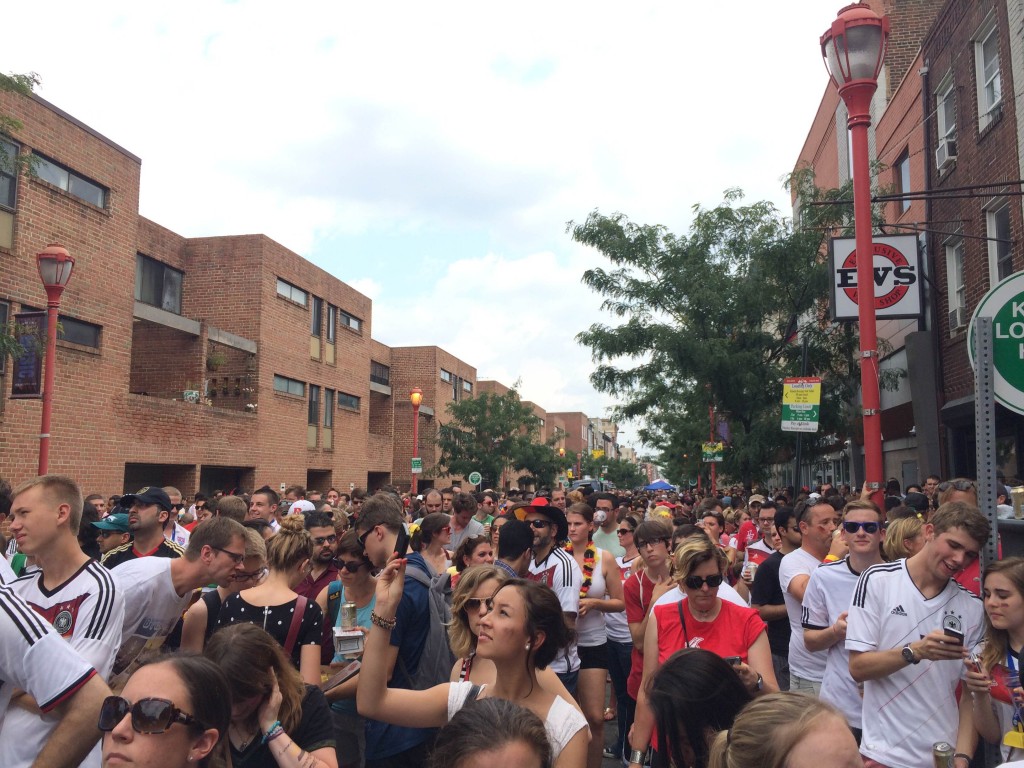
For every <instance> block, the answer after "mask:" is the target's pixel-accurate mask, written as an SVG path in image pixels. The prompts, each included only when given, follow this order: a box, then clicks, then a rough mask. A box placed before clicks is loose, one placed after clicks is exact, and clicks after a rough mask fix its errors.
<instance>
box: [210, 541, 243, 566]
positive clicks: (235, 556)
mask: <svg viewBox="0 0 1024 768" xmlns="http://www.w3.org/2000/svg"><path fill="white" fill-rule="evenodd" d="M210 549H216V550H217V551H218V552H223V553H224V554H225V555H227V556H228V557H230V558H231V559H232V560H234V561H235V565H241V564H242V561H243V560H245V552H232V551H231V550H230V549H224V548H223V547H215V546H213V544H211V545H210Z"/></svg>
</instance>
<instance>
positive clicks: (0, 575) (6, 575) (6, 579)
mask: <svg viewBox="0 0 1024 768" xmlns="http://www.w3.org/2000/svg"><path fill="white" fill-rule="evenodd" d="M16 578H18V577H17V575H16V574H15V573H14V569H13V568H11V564H10V563H8V562H7V558H6V557H0V584H7V583H10V582H12V581H14V580H15V579H16Z"/></svg>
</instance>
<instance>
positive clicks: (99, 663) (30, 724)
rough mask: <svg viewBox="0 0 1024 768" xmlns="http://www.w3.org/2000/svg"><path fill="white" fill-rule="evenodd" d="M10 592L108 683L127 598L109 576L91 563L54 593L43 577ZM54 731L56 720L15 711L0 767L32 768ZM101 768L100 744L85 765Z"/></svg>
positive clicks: (27, 579)
mask: <svg viewBox="0 0 1024 768" xmlns="http://www.w3.org/2000/svg"><path fill="white" fill-rule="evenodd" d="M8 586H10V588H11V589H12V590H13V591H14V592H15V593H16V594H17V595H18V597H20V598H21V599H22V600H24V601H25V602H26V603H28V604H29V606H31V607H32V610H34V611H35V612H36V613H38V614H39V615H40V616H42V617H43V618H44V619H45V620H46V621H47V622H48V623H49V624H50V625H51V626H52V627H53V628H54V629H55V630H56V631H57V634H58V635H60V636H61V637H63V638H64V639H65V640H66V641H67V642H68V643H70V644H71V647H72V648H74V649H75V651H76V652H77V653H78V655H79V656H81V657H82V658H83V659H85V660H86V661H87V662H88V663H89V664H91V665H92V666H93V668H95V669H96V671H97V672H98V673H99V674H100V676H101V677H103V678H104V679H106V677H107V676H108V675H109V674H110V668H111V666H112V665H113V663H114V654H115V653H116V652H117V648H118V646H120V644H121V622H122V621H123V620H124V595H123V594H121V591H120V590H119V589H118V588H117V586H116V585H115V583H114V578H113V576H111V573H110V571H108V570H107V569H106V568H104V567H103V566H102V565H100V564H99V563H98V562H96V561H95V560H89V562H87V563H86V564H85V565H83V566H82V567H81V568H80V569H79V570H78V572H77V573H75V574H74V575H73V576H72V577H71V578H70V579H68V580H67V581H65V582H64V583H63V584H61V585H60V586H58V587H55V588H54V589H53V590H47V589H46V588H45V587H43V574H42V573H40V572H35V573H31V574H29V575H27V576H22V577H21V578H19V579H17V580H15V581H13V582H12V583H11V584H9V585H8ZM56 725H57V720H56V719H54V718H50V717H42V718H41V717H39V716H37V715H34V714H32V713H31V712H27V711H26V710H24V709H12V710H11V711H10V712H9V713H8V715H7V718H6V720H5V721H4V725H3V727H2V728H0V765H5V766H7V765H10V766H18V765H31V764H32V761H33V760H34V759H35V757H36V755H37V754H38V752H39V745H40V744H42V743H44V742H45V741H46V739H47V738H49V736H50V733H51V732H52V731H53V729H54V728H55V727H56ZM99 764H100V749H99V745H98V744H97V745H96V747H94V748H93V750H92V752H90V753H89V756H88V758H86V760H85V761H84V762H83V763H82V765H83V766H95V767H96V768H98V767H99Z"/></svg>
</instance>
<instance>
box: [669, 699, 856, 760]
mask: <svg viewBox="0 0 1024 768" xmlns="http://www.w3.org/2000/svg"><path fill="white" fill-rule="evenodd" d="M708 765H709V766H710V768H823V766H828V768H862V766H863V760H862V759H861V756H860V752H859V751H858V750H857V742H856V740H854V738H853V732H852V731H851V730H850V727H849V726H848V725H847V724H846V718H844V717H843V716H842V714H841V713H840V712H839V710H837V709H836V708H835V707H833V706H832V705H830V704H826V703H825V702H823V701H821V700H820V699H818V698H816V697H814V696H807V695H806V694H802V693H788V692H787V693H770V694H768V695H767V696H761V697H760V698H758V699H755V700H754V701H752V702H751V703H750V704H748V705H747V706H746V707H745V708H744V710H743V711H742V712H740V713H739V715H737V717H736V721H735V722H734V723H733V726H732V728H730V729H728V730H726V731H719V732H718V735H716V736H715V740H714V742H713V743H712V745H711V761H710V762H709V763H708ZM677 768H678V767H677Z"/></svg>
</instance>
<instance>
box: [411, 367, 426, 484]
mask: <svg viewBox="0 0 1024 768" xmlns="http://www.w3.org/2000/svg"><path fill="white" fill-rule="evenodd" d="M409 402H410V403H412V457H413V458H414V459H415V458H418V457H419V449H420V403H422V402H423V390H422V389H420V388H419V387H413V390H412V392H410V393H409ZM411 469H412V467H411V466H410V470H411ZM411 474H412V482H411V483H410V484H409V493H410V494H411V495H413V496H415V495H416V484H417V481H418V480H419V475H418V474H417V473H416V472H411Z"/></svg>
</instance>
